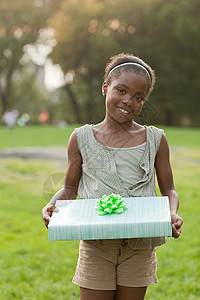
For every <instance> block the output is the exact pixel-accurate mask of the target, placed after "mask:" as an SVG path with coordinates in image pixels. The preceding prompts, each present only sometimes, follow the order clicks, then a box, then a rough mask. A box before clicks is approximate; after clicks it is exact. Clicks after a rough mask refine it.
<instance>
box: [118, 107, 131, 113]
mask: <svg viewBox="0 0 200 300" xmlns="http://www.w3.org/2000/svg"><path fill="white" fill-rule="evenodd" d="M119 110H120V111H121V112H123V113H124V114H128V113H129V112H128V111H126V110H124V109H123V108H120V107H119Z"/></svg>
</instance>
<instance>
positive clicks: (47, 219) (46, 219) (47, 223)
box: [43, 215, 50, 228]
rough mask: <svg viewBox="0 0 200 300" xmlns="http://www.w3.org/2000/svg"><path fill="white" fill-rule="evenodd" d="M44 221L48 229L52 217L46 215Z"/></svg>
mask: <svg viewBox="0 0 200 300" xmlns="http://www.w3.org/2000/svg"><path fill="white" fill-rule="evenodd" d="M43 221H44V224H45V226H46V227H47V228H48V225H49V222H50V216H49V215H45V216H44V217H43Z"/></svg>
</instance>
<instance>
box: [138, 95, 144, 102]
mask: <svg viewBox="0 0 200 300" xmlns="http://www.w3.org/2000/svg"><path fill="white" fill-rule="evenodd" d="M136 100H138V101H144V98H143V97H141V96H136Z"/></svg>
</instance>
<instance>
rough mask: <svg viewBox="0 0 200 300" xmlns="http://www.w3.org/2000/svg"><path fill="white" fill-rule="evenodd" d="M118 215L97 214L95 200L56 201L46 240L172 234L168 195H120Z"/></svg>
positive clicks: (142, 236) (141, 236)
mask: <svg viewBox="0 0 200 300" xmlns="http://www.w3.org/2000/svg"><path fill="white" fill-rule="evenodd" d="M124 200H125V203H126V205H127V207H128V209H127V210H126V211H124V212H123V213H122V214H110V215H105V216H99V215H98V213H97V211H95V206H96V202H97V199H81V200H57V202H56V206H57V207H58V208H59V212H57V213H56V212H54V213H53V214H52V217H51V221H50V223H49V227H48V234H49V241H63V240H93V239H117V238H144V237H161V236H172V226H171V218H170V211H169V200H168V197H130V198H124Z"/></svg>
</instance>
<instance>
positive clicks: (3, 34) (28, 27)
mask: <svg viewBox="0 0 200 300" xmlns="http://www.w3.org/2000/svg"><path fill="white" fill-rule="evenodd" d="M60 1H61V0H59V1H55V0H39V1H35V0H29V1H26V0H18V1H12V0H1V2H0V100H1V106H2V107H1V109H2V111H3V112H4V111H6V110H7V109H8V108H10V106H11V103H10V101H11V100H10V94H11V91H12V88H13V81H14V75H15V73H16V71H19V70H21V69H22V68H23V65H24V62H23V60H22V57H23V55H24V53H25V45H27V44H33V43H35V42H36V41H37V40H38V38H39V36H40V34H41V33H42V32H41V29H43V28H45V27H47V20H48V18H49V17H50V16H51V15H52V13H53V11H54V10H55V9H56V8H57V7H58V5H59V3H60Z"/></svg>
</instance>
